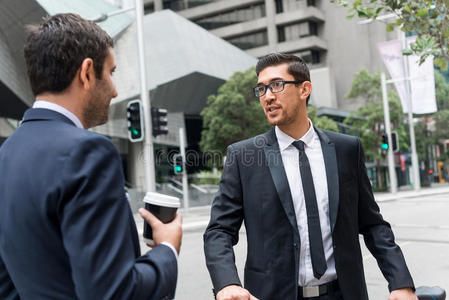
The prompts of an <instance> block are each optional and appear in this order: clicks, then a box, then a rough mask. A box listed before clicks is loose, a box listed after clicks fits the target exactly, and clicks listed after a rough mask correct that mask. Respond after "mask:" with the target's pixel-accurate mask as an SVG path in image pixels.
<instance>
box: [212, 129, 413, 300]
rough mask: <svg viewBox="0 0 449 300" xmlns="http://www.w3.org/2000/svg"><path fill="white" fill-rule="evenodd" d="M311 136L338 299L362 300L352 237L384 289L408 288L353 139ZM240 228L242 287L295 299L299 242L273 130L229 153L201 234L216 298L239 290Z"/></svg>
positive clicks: (268, 298)
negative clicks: (322, 176)
mask: <svg viewBox="0 0 449 300" xmlns="http://www.w3.org/2000/svg"><path fill="white" fill-rule="evenodd" d="M315 130H316V132H317V134H318V135H319V137H320V141H321V148H322V151H323V158H324V164H325V169H326V180H327V185H328V191H329V219H330V226H331V228H330V229H331V232H332V241H333V250H334V258H335V268H336V271H337V277H338V284H339V286H340V289H341V292H342V294H343V298H344V299H345V300H368V294H367V289H366V283H365V276H364V270H363V260H362V254H361V251H360V244H359V234H362V235H363V236H364V239H365V243H366V245H367V247H368V249H369V250H370V251H371V253H372V254H373V256H374V257H375V258H376V260H377V262H378V264H379V267H380V269H381V271H382V273H383V275H384V276H385V278H386V279H387V281H388V284H389V288H390V290H395V289H399V288H403V287H412V288H413V287H414V285H413V280H412V278H411V276H410V273H409V271H408V269H407V265H406V263H405V260H404V257H403V255H402V252H401V249H400V248H399V246H398V245H396V244H395V242H394V235H393V232H392V231H391V228H390V225H389V224H388V223H387V222H385V221H384V219H383V218H382V215H381V214H380V212H379V207H378V206H377V204H376V202H375V200H374V196H373V193H372V189H371V184H370V181H369V179H368V176H367V172H366V168H365V159H364V155H363V150H362V146H361V143H360V140H359V139H358V138H356V137H353V136H349V135H344V134H338V133H335V132H330V131H321V130H319V129H315ZM305 188H313V187H305ZM242 222H245V229H246V238H247V244H248V251H247V259H246V264H245V274H244V276H245V277H244V283H245V288H247V289H248V290H249V291H250V292H251V294H253V295H254V296H256V297H257V298H259V299H262V300H278V299H283V300H296V299H297V292H298V274H299V264H300V261H299V257H300V247H299V245H300V238H301V237H300V236H299V232H298V226H297V222H296V214H295V211H294V207H293V200H292V197H291V191H290V187H289V184H288V179H287V175H286V173H285V170H284V165H283V161H282V156H281V152H280V150H279V144H278V142H277V138H276V134H275V131H274V128H272V129H271V130H270V131H268V132H267V133H265V134H262V135H259V136H256V137H254V138H252V139H248V140H245V141H241V142H238V143H236V144H233V145H231V146H229V147H228V152H227V156H226V164H225V166H224V168H223V175H222V177H221V180H220V187H219V190H218V193H217V195H216V197H215V199H214V202H213V205H212V211H211V220H210V223H209V226H208V227H207V229H206V232H205V234H204V250H205V255H206V263H207V267H208V269H209V272H210V275H211V278H212V283H213V285H214V289H215V291H219V290H221V289H222V288H223V287H225V286H227V285H231V284H238V285H240V284H241V283H240V279H239V276H238V274H237V269H236V267H235V263H234V252H233V246H234V245H235V244H237V242H238V238H239V229H240V226H241V224H242Z"/></svg>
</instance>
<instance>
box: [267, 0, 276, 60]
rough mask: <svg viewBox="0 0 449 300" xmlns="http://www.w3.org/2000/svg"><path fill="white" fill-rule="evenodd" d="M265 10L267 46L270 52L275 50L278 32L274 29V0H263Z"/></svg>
mask: <svg viewBox="0 0 449 300" xmlns="http://www.w3.org/2000/svg"><path fill="white" fill-rule="evenodd" d="M265 11H266V14H267V34H268V48H269V49H270V52H276V51H277V47H276V45H277V42H278V33H277V29H276V23H275V19H276V7H275V5H274V0H265Z"/></svg>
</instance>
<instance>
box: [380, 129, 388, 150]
mask: <svg viewBox="0 0 449 300" xmlns="http://www.w3.org/2000/svg"><path fill="white" fill-rule="evenodd" d="M380 148H382V150H388V135H387V134H386V133H382V144H381V145H380Z"/></svg>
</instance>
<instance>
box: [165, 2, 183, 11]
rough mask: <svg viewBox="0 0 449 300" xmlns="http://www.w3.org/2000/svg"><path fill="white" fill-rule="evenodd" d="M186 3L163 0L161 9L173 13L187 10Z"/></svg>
mask: <svg viewBox="0 0 449 300" xmlns="http://www.w3.org/2000/svg"><path fill="white" fill-rule="evenodd" d="M186 4H187V3H186V1H184V0H164V1H163V2H162V7H163V8H164V9H171V10H174V11H180V10H183V9H186V8H187V5H186Z"/></svg>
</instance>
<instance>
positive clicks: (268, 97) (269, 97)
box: [264, 88, 276, 102]
mask: <svg viewBox="0 0 449 300" xmlns="http://www.w3.org/2000/svg"><path fill="white" fill-rule="evenodd" d="M274 98H276V96H275V94H274V93H273V92H272V91H271V89H270V88H267V91H266V92H265V95H264V100H265V101H266V102H271V101H273V100H274Z"/></svg>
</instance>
